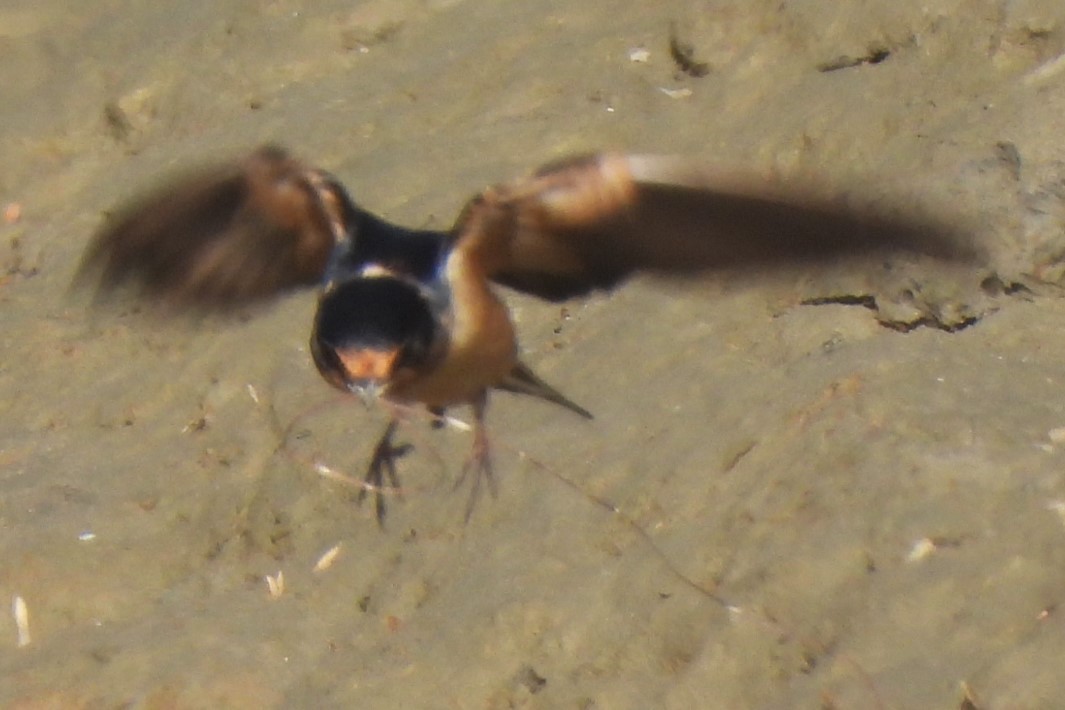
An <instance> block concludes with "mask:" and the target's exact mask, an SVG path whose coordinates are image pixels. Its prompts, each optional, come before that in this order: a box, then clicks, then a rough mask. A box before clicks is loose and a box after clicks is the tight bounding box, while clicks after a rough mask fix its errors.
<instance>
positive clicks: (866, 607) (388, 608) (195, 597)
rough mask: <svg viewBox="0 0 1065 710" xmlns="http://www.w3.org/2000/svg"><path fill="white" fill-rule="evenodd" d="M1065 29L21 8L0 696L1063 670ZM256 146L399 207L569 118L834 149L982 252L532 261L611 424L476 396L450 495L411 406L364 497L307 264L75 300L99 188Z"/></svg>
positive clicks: (6, 109) (13, 34) (386, 700)
mask: <svg viewBox="0 0 1065 710" xmlns="http://www.w3.org/2000/svg"><path fill="white" fill-rule="evenodd" d="M671 23H673V24H674V26H675V28H676V29H675V33H676V39H678V43H679V44H682V45H689V46H690V48H691V52H690V54H689V55H688V56H689V58H690V59H691V60H692V62H694V63H705V64H706V68H707V69H708V72H707V73H706V74H705V75H704V76H700V77H694V76H689V75H687V74H685V73H683V72H682V71H680V70H679V69H678V66H677V62H676V61H675V60H674V59H673V58H671V56H670V51H669V38H670V25H671ZM682 49H683V48H682ZM634 50H636V51H635V53H634ZM639 50H646V54H644V53H643V52H641V51H639ZM1063 57H1065V7H1063V6H1062V4H1061V3H1060V2H1059V0H1030V1H1029V2H1023V1H1017V2H1005V1H1002V2H991V1H990V0H984V1H977V0H936V1H933V2H916V1H912V2H911V1H908V0H907V1H903V2H898V1H894V0H862V1H860V2H852V3H835V2H798V3H780V2H777V1H776V0H774V1H773V2H770V1H768V0H753V1H751V0H742V1H741V0H734V1H729V0H717V1H707V2H680V1H677V0H667V1H666V2H657V3H650V2H648V3H641V4H637V3H631V2H607V1H604V2H597V3H593V2H586V3H572V2H560V1H552V0H536V1H534V2H492V1H491V0H437V1H435V2H433V1H430V0H369V1H368V2H343V3H342V2H317V3H302V4H301V3H297V2H293V1H290V0H282V1H279V2H272V3H258V2H222V3H200V4H197V3H169V4H165V5H152V4H149V3H136V2H132V1H131V0H110V1H108V2H97V3H90V4H85V5H79V6H78V7H77V9H74V10H71V9H70V7H69V3H59V2H56V0H43V1H41V2H37V3H17V2H16V3H8V4H7V5H6V6H5V7H3V8H0V92H2V93H3V108H2V109H0V166H2V167H0V204H2V205H3V206H5V208H6V214H5V216H4V221H3V223H2V224H0V265H2V266H3V274H4V275H3V276H2V280H0V303H2V310H0V322H2V323H3V329H2V339H0V343H2V348H3V355H2V359H0V491H2V493H0V560H2V564H0V601H2V602H3V604H4V605H5V606H6V605H7V604H8V603H13V602H14V599H15V597H19V598H21V599H22V600H23V601H24V603H25V605H26V609H27V610H28V618H29V622H28V630H29V632H30V634H31V638H30V639H29V643H28V644H26V645H24V646H22V647H19V644H18V633H17V628H16V622H15V618H14V615H13V614H6V613H5V614H3V615H0V705H3V706H5V707H21V708H46V707H47V708H81V707H85V708H114V707H136V708H172V707H174V708H207V707H212V708H214V707H233V708H261V707H360V708H398V707H405V708H416V707H424V708H510V707H527V708H603V709H605V708H651V707H655V708H692V707H706V708H740V707H744V708H746V707H751V708H756V707H762V708H779V707H824V708H871V707H879V708H962V707H969V708H972V707H976V708H981V709H983V708H1042V707H1060V706H1061V705H1062V704H1065V700H1063V699H1062V698H1063V697H1065V672H1063V671H1062V661H1061V659H1062V658H1063V657H1065V633H1063V632H1065V615H1063V614H1062V609H1061V605H1062V603H1063V600H1065V428H1063V427H1065V397H1063V396H1062V393H1061V387H1062V385H1063V384H1065V355H1063V353H1065V299H1063V298H1062V295H1061V293H1060V288H1059V286H1060V283H1061V282H1062V281H1063V279H1065V258H1063V257H1065V138H1063V136H1065V132H1063V130H1062V129H1063V127H1065V119H1063V118H1062V117H1063V116H1065V58H1063ZM693 73H698V72H693ZM267 141H274V142H281V143H284V144H286V145H288V146H290V147H291V148H292V149H294V150H295V151H297V152H298V153H299V154H301V155H303V156H306V157H307V158H308V159H309V160H311V161H313V162H315V163H317V164H319V165H321V166H323V167H325V168H327V169H329V170H331V171H333V172H335V173H336V174H338V175H339V176H340V177H341V178H342V179H343V180H344V181H345V182H346V183H347V184H348V185H349V187H350V188H351V190H352V191H353V193H354V195H355V197H356V199H358V200H359V201H360V202H362V203H363V204H364V205H365V206H367V207H369V208H371V209H373V210H375V211H377V212H379V213H381V214H383V215H385V216H387V217H389V218H392V219H394V220H398V221H403V222H406V223H410V224H414V225H419V226H420V225H433V226H446V225H447V224H448V223H449V222H450V221H451V220H452V219H453V217H454V215H455V213H456V211H457V209H458V208H459V206H460V205H461V204H462V202H463V201H464V200H465V199H466V197H468V196H469V195H470V194H472V193H473V192H475V191H476V190H479V189H481V188H482V187H484V186H485V185H488V184H491V183H493V182H496V181H499V180H501V179H504V178H507V177H510V176H512V175H518V174H521V173H523V172H525V171H527V170H529V169H530V168H532V167H533V166H535V165H537V164H538V163H541V162H544V161H545V160H550V159H554V158H558V157H560V156H563V155H566V154H569V153H572V152H577V151H586V150H592V149H599V148H613V149H624V150H631V151H638V152H655V153H681V154H686V155H691V156H693V158H696V159H699V160H705V161H708V162H712V161H727V162H730V163H736V162H739V163H741V164H745V165H750V166H751V167H752V168H753V169H756V170H766V171H777V172H784V173H787V172H789V171H794V170H804V171H812V172H815V173H818V174H821V175H823V176H824V179H825V180H827V181H829V182H830V183H831V184H832V185H834V187H835V188H836V189H837V190H838V191H840V192H842V193H847V194H852V193H853V194H860V195H863V196H864V197H866V198H869V199H874V200H875V199H880V197H881V196H887V197H890V198H891V199H895V200H901V201H902V203H903V204H907V205H910V204H912V205H913V206H914V209H918V208H920V209H925V208H926V207H927V206H928V205H935V206H938V208H941V209H947V210H949V211H950V212H952V213H953V214H957V215H959V216H964V219H965V220H967V224H968V225H969V227H968V231H969V233H970V234H971V237H972V239H973V240H974V242H978V243H980V244H981V245H982V246H983V248H984V249H985V251H986V252H987V254H988V263H987V264H986V265H984V266H979V267H966V268H962V269H958V268H948V267H945V266H942V265H938V264H929V263H906V264H896V263H883V262H880V261H877V262H874V263H866V264H859V265H853V264H852V265H848V266H847V267H845V268H844V267H839V268H830V269H820V270H818V271H816V272H810V271H805V272H804V271H787V272H775V273H766V274H762V275H757V276H752V275H750V274H748V275H744V276H738V275H724V276H721V277H720V278H714V279H709V280H705V281H700V282H689V283H668V284H663V283H660V282H655V281H653V280H637V281H636V282H634V283H632V284H631V285H629V286H627V287H625V288H623V289H621V290H619V291H617V292H616V293H614V294H611V295H607V296H599V297H595V298H592V299H590V300H587V301H584V302H578V303H573V304H569V305H568V306H567V307H566V308H565V309H562V308H560V307H558V306H552V305H544V304H541V303H538V302H535V301H533V300H529V299H524V298H518V297H514V298H512V299H511V302H512V304H513V305H514V310H515V318H516V320H517V322H518V325H519V328H520V330H521V333H522V340H523V347H524V352H525V354H526V358H527V360H528V361H529V362H530V363H531V364H532V365H533V366H534V367H535V368H536V369H537V370H538V371H539V372H540V373H541V374H542V375H543V376H544V377H545V378H546V379H548V380H549V381H551V382H552V383H554V384H556V385H557V386H558V387H559V388H560V389H561V390H562V391H564V392H565V393H567V394H568V395H569V396H571V397H572V398H573V399H575V400H576V401H578V402H580V403H581V404H583V405H584V406H586V407H588V408H589V409H591V410H592V411H594V412H595V414H596V419H595V420H594V421H592V422H584V421H581V420H579V419H577V418H575V417H573V416H571V415H569V414H568V413H566V412H564V411H562V410H558V409H555V408H552V407H550V406H546V405H542V404H541V403H539V402H531V401H527V400H519V399H516V398H513V397H510V396H507V395H500V396H497V397H496V398H495V400H494V402H493V407H492V411H491V424H492V428H493V432H494V433H495V443H496V459H497V468H498V470H499V474H500V475H499V478H500V486H499V493H498V496H497V497H496V498H495V499H490V498H489V499H485V500H482V501H481V502H480V504H479V505H478V507H477V510H476V512H475V514H474V516H473V519H472V520H471V521H470V523H469V524H468V525H463V524H462V513H463V509H464V506H465V500H466V499H465V492H464V491H463V492H454V493H453V492H452V481H453V480H454V478H455V477H456V475H457V472H458V470H459V469H460V468H461V464H462V461H463V458H464V457H465V455H466V452H467V447H468V445H469V442H468V435H467V434H464V433H462V432H458V431H451V430H444V431H433V430H431V429H429V427H428V426H426V425H425V424H424V423H421V422H417V421H415V422H410V423H409V424H408V425H407V426H406V427H405V428H404V430H403V436H404V439H405V440H407V441H409V442H411V443H413V444H414V445H415V446H416V452H415V453H414V454H412V455H410V456H408V457H406V458H405V459H404V460H403V462H402V476H403V481H404V484H405V487H406V488H407V491H406V495H405V496H404V497H403V498H402V500H392V501H390V503H391V506H390V508H391V511H390V512H391V514H390V517H389V519H388V524H387V526H386V528H385V529H384V530H380V529H378V527H377V524H376V522H375V520H374V516H373V512H372V506H367V505H362V506H359V505H357V504H356V501H355V492H354V491H353V490H352V489H349V488H347V487H345V486H343V485H341V484H338V483H336V482H332V481H329V480H325V479H323V478H321V477H320V476H319V475H317V474H316V473H315V471H314V468H313V465H312V462H313V461H315V460H319V461H324V462H327V463H328V464H329V465H330V466H332V467H334V468H337V469H339V470H344V471H346V472H349V473H351V474H352V475H358V474H359V473H360V471H361V468H362V466H363V465H364V464H365V461H366V457H367V456H368V454H369V452H370V449H371V447H372V445H373V443H374V441H375V439H376V437H377V435H378V431H379V429H380V428H381V427H382V426H383V423H384V420H385V415H384V413H383V412H381V411H376V410H373V409H370V410H368V409H365V408H364V407H362V406H361V405H360V404H358V403H355V402H351V401H347V400H341V399H338V398H337V396H336V395H334V394H332V393H331V391H330V390H329V388H328V387H327V386H326V385H325V384H324V383H323V382H322V381H321V380H320V379H319V378H318V376H317V374H316V373H315V372H314V371H313V366H312V365H311V363H310V361H309V357H308V354H307V348H306V339H307V335H308V326H309V319H310V315H311V313H312V311H313V307H314V296H313V294H304V295H298V296H295V297H292V298H290V299H288V300H286V301H283V302H281V303H278V304H277V305H275V306H273V307H269V308H265V309H263V311H262V312H261V313H259V314H258V315H257V317H255V318H250V319H236V320H229V321H206V322H200V323H173V322H165V321H159V320H158V319H156V318H153V317H151V316H147V315H145V314H142V313H138V312H137V309H136V308H135V307H134V305H133V304H132V303H122V304H119V305H118V306H117V307H115V308H112V309H110V310H105V311H103V312H92V311H90V310H89V309H88V308H86V305H85V295H84V294H74V295H73V296H68V294H67V290H66V289H67V284H68V283H69V281H70V278H71V275H72V274H73V272H74V270H75V268H76V265H77V262H78V258H79V255H80V253H81V251H82V249H83V248H84V245H85V244H86V242H87V240H88V239H89V237H90V236H91V234H92V233H93V231H94V230H95V229H96V228H97V227H98V226H99V225H100V224H101V222H102V220H103V219H104V217H105V211H106V210H108V209H109V208H111V207H113V206H114V205H115V204H116V203H118V202H121V201H122V200H123V199H124V198H126V197H128V196H129V195H130V194H131V193H134V192H136V191H137V190H139V189H141V188H143V187H144V186H145V185H148V184H151V183H152V182H153V181H154V180H155V179H156V178H157V177H158V176H160V175H163V174H166V173H167V172H168V171H171V170H173V169H174V168H175V167H178V166H184V165H188V164H191V163H195V162H197V161H201V160H204V159H211V158H217V157H219V156H229V155H236V154H239V153H240V152H242V151H244V150H246V149H248V148H249V147H251V146H254V145H257V144H259V143H262V142H267ZM887 197H885V199H887ZM16 212H17V214H16ZM811 298H812V299H821V300H823V301H827V303H825V304H824V305H819V306H809V305H806V306H804V305H801V303H802V302H803V301H804V300H806V299H811ZM847 303H858V304H859V305H846V304H847ZM863 304H864V305H863ZM456 414H457V415H459V416H463V417H467V418H468V414H467V413H465V412H461V411H457V412H456ZM283 429H288V435H287V436H286V437H282V434H281V430H283ZM283 438H284V440H282V439H283ZM336 545H339V553H338V555H337V556H336V557H335V559H334V560H333V562H332V564H331V566H328V568H326V569H322V570H320V571H317V572H316V571H314V566H315V564H316V562H317V561H318V560H319V558H320V557H321V556H322V555H323V554H324V553H325V552H326V551H327V550H330V549H331V548H333V547H334V546H336ZM278 573H283V591H282V592H281V594H280V597H279V598H277V599H273V598H271V595H270V594H269V590H268V585H267V582H266V580H265V578H266V577H267V576H268V575H269V576H272V577H274V578H275V579H276V576H277V575H278ZM966 703H968V705H966Z"/></svg>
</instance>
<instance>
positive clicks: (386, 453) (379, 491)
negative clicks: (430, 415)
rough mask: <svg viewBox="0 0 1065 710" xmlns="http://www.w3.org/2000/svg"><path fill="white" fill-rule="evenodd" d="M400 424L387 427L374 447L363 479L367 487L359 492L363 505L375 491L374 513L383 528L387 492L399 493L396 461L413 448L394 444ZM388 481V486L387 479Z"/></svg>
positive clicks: (360, 501) (359, 499)
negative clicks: (369, 494) (393, 439)
mask: <svg viewBox="0 0 1065 710" xmlns="http://www.w3.org/2000/svg"><path fill="white" fill-rule="evenodd" d="M397 426H398V422H397V421H396V420H395V419H393V420H392V421H390V422H389V423H388V426H387V427H385V431H384V433H383V434H381V438H380V439H378V441H377V446H375V447H374V450H373V457H371V458H370V465H369V466H368V467H367V468H366V476H365V478H364V479H363V481H364V483H365V486H363V488H362V489H361V490H360V491H359V497H358V499H357V500H358V502H359V503H362V501H363V500H365V498H366V494H367V493H369V492H370V491H373V494H374V512H375V514H376V516H377V524H378V525H380V526H381V527H384V525H385V514H386V513H387V509H386V507H385V495H384V492H385V490H386V489H387V490H390V491H396V492H397V493H398V491H399V476H397V475H396V459H398V458H400V457H401V456H404V455H406V454H407V453H408V452H410V450H411V449H412V448H413V447H412V446H411V445H410V444H400V445H399V446H396V445H395V444H393V443H392V436H393V435H394V434H395V433H396V427H397ZM386 478H387V479H388V482H387V484H386V483H385V479H386Z"/></svg>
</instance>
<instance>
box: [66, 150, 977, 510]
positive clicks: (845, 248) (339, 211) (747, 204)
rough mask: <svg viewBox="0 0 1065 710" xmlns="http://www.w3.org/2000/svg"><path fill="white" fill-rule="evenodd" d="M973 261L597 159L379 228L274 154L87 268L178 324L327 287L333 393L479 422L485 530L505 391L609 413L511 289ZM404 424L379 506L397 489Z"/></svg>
mask: <svg viewBox="0 0 1065 710" xmlns="http://www.w3.org/2000/svg"><path fill="white" fill-rule="evenodd" d="M898 252H908V253H918V254H927V255H931V256H935V257H940V258H946V259H953V260H958V259H966V260H967V259H969V258H971V256H972V253H971V250H970V249H969V248H968V247H967V246H966V245H965V244H964V243H963V240H962V239H961V237H960V235H959V234H958V233H957V230H956V229H954V228H951V227H948V226H946V225H944V224H941V223H936V222H934V221H931V220H921V219H917V218H915V217H907V216H899V215H898V214H894V215H888V214H885V213H884V212H883V211H877V210H873V209H871V208H863V207H857V206H853V205H848V204H844V203H840V202H839V201H836V200H829V199H825V198H824V197H820V196H818V195H817V194H816V190H814V189H813V188H812V187H811V186H810V185H809V184H808V183H807V182H805V181H801V180H794V179H793V180H790V181H789V180H782V179H773V178H766V177H765V176H761V175H758V174H756V173H754V172H752V171H743V170H725V169H712V168H708V167H699V166H693V165H692V164H691V163H690V162H687V161H684V160H680V159H675V158H667V157H662V156H637V155H623V154H594V155H587V156H582V157H577V158H573V159H569V160H564V161H559V162H555V163H552V164H549V165H546V166H544V167H542V168H541V169H539V170H538V171H536V172H534V173H533V174H531V175H529V176H527V177H524V178H520V179H517V180H513V181H510V182H507V183H503V184H500V185H497V186H494V187H490V188H488V189H486V190H484V191H483V192H481V193H480V194H478V195H476V196H474V197H473V198H472V199H471V200H470V201H469V202H468V203H467V204H466V206H465V207H464V208H463V209H462V211H461V212H460V213H459V216H458V218H457V220H456V221H455V224H454V226H453V227H452V228H451V229H450V230H447V231H435V230H423V229H408V228H406V227H402V226H398V225H395V224H391V223H389V222H387V221H385V220H383V219H381V218H380V217H377V216H375V215H373V214H371V213H370V212H368V211H366V210H365V209H363V208H362V207H360V206H359V205H358V204H356V203H355V201H354V200H353V199H352V198H351V196H350V195H349V194H348V192H347V191H346V190H345V188H344V187H343V185H341V183H340V182H339V181H338V180H337V179H336V178H335V177H334V176H332V175H330V174H329V173H327V172H325V171H323V170H320V169H317V168H314V167H312V166H309V165H307V164H305V163H303V162H302V161H300V160H298V159H296V158H294V157H292V156H291V155H290V154H289V153H288V152H287V151H285V150H284V149H282V148H279V147H276V146H265V147H262V148H259V149H258V150H256V151H254V152H252V153H251V154H250V155H248V156H246V157H244V158H243V159H241V160H237V161H233V162H231V163H227V164H223V165H218V166H214V167H205V168H201V169H199V170H197V171H194V172H191V173H188V174H186V175H185V176H184V177H180V178H177V179H174V180H172V181H170V182H168V183H165V184H163V185H162V186H161V187H160V188H158V189H157V190H155V191H154V192H149V193H148V194H146V195H144V196H142V197H140V198H137V199H134V200H133V202H132V203H130V204H129V205H127V206H126V207H124V208H122V209H120V210H119V211H118V213H117V214H116V215H114V216H113V217H112V218H110V219H109V220H108V221H107V223H106V224H105V225H104V226H103V227H102V229H101V230H100V231H99V232H98V233H97V234H96V235H95V236H94V238H93V239H92V241H91V243H90V245H89V247H88V249H87V251H86V253H85V256H84V259H83V262H82V266H81V269H80V270H79V277H78V280H79V282H84V281H85V280H86V279H87V278H91V279H92V280H94V281H95V282H96V286H97V288H98V289H100V290H101V291H102V292H109V291H113V290H115V289H116V288H118V287H120V286H122V285H124V284H130V285H133V286H134V287H135V288H136V289H137V290H138V292H139V294H140V295H141V296H142V297H143V298H146V299H148V300H151V301H156V302H160V303H163V304H166V305H167V306H169V307H172V308H176V309H177V310H188V311H226V310H232V309H233V308H234V307H239V306H241V305H244V304H249V303H252V302H255V301H261V300H265V299H268V298H271V297H274V296H277V295H279V294H281V293H284V292H286V291H290V290H293V289H296V288H301V287H317V288H318V290H319V300H318V309H317V312H316V314H315V317H314V323H313V327H312V332H311V339H310V349H311V353H312V355H313V358H314V362H315V365H317V367H318V371H319V372H320V373H321V375H322V376H323V377H324V378H325V380H326V381H327V382H329V383H330V384H331V385H333V386H334V387H337V388H339V389H341V390H344V391H347V392H353V393H356V394H359V395H361V396H364V397H365V396H367V395H372V396H375V397H380V398H383V399H384V400H386V401H387V402H391V403H394V404H398V405H422V406H424V407H426V408H427V409H428V410H429V411H430V412H431V413H433V414H434V415H435V416H437V417H440V416H442V415H443V412H444V410H445V409H446V408H448V407H452V406H456V405H470V406H471V407H472V410H473V415H474V435H473V449H472V452H471V454H470V457H469V459H468V461H467V463H466V466H465V467H464V468H463V472H462V477H461V478H460V479H459V480H460V481H461V480H462V479H463V478H465V476H466V475H467V473H472V474H473V486H472V488H473V490H472V491H471V494H470V498H469V502H468V503H467V506H466V517H467V519H468V518H469V515H470V513H471V512H472V509H473V505H474V502H475V501H476V499H477V497H478V494H479V490H480V488H481V484H482V482H485V481H486V482H487V483H488V484H489V486H494V483H493V478H492V459H491V454H490V448H489V442H488V436H487V429H486V423H485V414H486V408H487V404H488V394H489V392H490V391H491V390H493V389H497V390H507V391H511V392H516V393H520V394H526V395H531V396H533V397H538V398H540V399H543V400H546V401H549V402H553V403H555V404H558V405H560V406H562V407H565V408H566V409H568V410H570V411H571V412H573V413H575V414H577V415H580V416H582V417H586V418H591V414H590V413H589V412H588V411H587V410H585V409H584V408H582V407H580V406H579V405H577V404H575V403H574V402H572V401H570V400H569V399H567V398H566V397H565V396H563V395H562V394H560V393H559V392H558V391H557V390H555V389H554V388H552V387H551V386H550V385H548V384H547V383H546V382H544V381H543V380H541V379H540V378H539V377H538V376H537V375H536V374H535V373H534V372H533V371H532V370H531V369H530V368H529V367H528V366H527V365H525V364H524V363H523V362H522V361H521V359H520V356H519V350H518V345H517V337H516V333H515V330H514V326H513V324H512V322H511V319H510V316H509V313H508V310H507V308H506V306H505V305H504V303H503V302H502V301H501V300H500V299H499V297H498V296H497V294H496V291H495V288H494V286H495V285H500V286H504V287H508V288H511V289H514V290H517V291H520V292H523V293H526V294H531V295H533V296H537V297H539V298H542V299H545V300H548V301H561V300H564V299H569V298H574V297H578V296H582V295H585V294H588V293H590V292H593V291H596V290H609V289H612V288H614V287H615V286H617V285H619V284H620V283H622V282H623V281H624V280H625V279H626V278H627V277H629V276H630V275H632V274H634V273H636V272H647V273H652V274H655V273H657V274H664V275H672V276H678V275H680V276H683V275H696V274H706V273H713V272H720V271H724V270H738V269H744V268H748V269H764V268H765V267H772V266H779V267H787V266H790V265H793V264H800V265H801V264H802V263H826V262H833V261H836V260H839V259H841V258H844V257H848V256H862V255H868V254H873V253H898ZM397 423H398V422H397V419H396V414H395V413H393V416H392V418H391V419H390V421H389V423H388V425H387V427H386V428H385V430H384V433H383V434H382V435H381V438H380V439H379V441H378V443H377V446H376V447H375V450H374V453H373V455H372V458H371V460H370V463H369V466H368V468H367V471H366V475H365V481H366V484H367V485H366V488H365V489H364V490H363V491H362V495H364V494H365V493H366V490H372V491H375V492H376V514H377V518H378V521H379V522H383V519H384V516H385V503H384V498H383V496H382V489H383V486H384V485H385V479H386V478H387V479H388V485H390V486H398V481H397V478H396V469H395V460H396V459H397V458H398V456H399V455H401V454H402V453H403V452H404V451H405V450H406V447H399V446H396V445H395V444H394V442H393V437H394V435H395V432H396V428H397Z"/></svg>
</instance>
